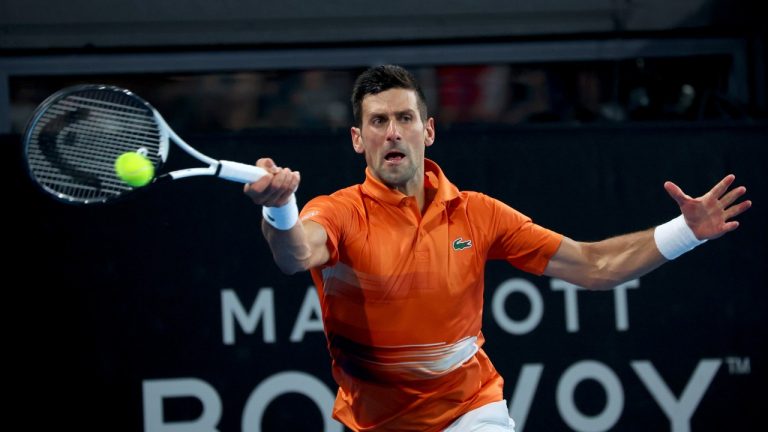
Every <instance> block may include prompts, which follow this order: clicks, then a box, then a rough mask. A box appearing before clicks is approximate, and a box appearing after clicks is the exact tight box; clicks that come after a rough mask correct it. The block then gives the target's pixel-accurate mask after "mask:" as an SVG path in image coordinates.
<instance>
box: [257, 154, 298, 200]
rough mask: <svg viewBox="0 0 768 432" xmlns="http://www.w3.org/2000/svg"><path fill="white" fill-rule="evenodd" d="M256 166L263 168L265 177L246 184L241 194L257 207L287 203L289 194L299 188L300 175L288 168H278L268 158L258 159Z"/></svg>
mask: <svg viewBox="0 0 768 432" xmlns="http://www.w3.org/2000/svg"><path fill="white" fill-rule="evenodd" d="M256 166H257V167H260V168H263V169H264V170H265V171H266V172H267V175H265V176H264V177H262V178H260V179H258V180H257V181H255V182H253V183H249V184H246V185H245V186H244V187H243V192H244V193H245V194H246V195H248V196H249V197H250V198H251V200H253V202H254V203H256V204H258V205H263V206H267V207H280V206H282V205H283V204H285V203H287V202H288V199H289V198H290V197H291V194H292V193H293V192H294V191H296V189H297V188H298V187H299V182H300V181H301V174H300V173H299V172H298V171H291V170H290V169H289V168H280V167H278V166H277V165H275V162H274V161H273V160H272V159H270V158H262V159H259V160H258V161H256Z"/></svg>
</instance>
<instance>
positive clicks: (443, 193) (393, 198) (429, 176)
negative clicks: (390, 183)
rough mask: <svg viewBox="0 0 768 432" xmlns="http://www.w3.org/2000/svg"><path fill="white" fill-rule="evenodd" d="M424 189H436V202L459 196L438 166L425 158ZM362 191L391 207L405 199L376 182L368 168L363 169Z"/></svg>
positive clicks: (402, 195) (456, 189)
mask: <svg viewBox="0 0 768 432" xmlns="http://www.w3.org/2000/svg"><path fill="white" fill-rule="evenodd" d="M424 188H425V189H437V194H436V195H435V201H437V202H447V201H451V200H453V199H455V198H457V197H458V196H459V189H458V188H457V187H456V186H454V185H453V183H451V182H450V181H449V180H448V178H447V177H445V175H444V174H443V170H441V169H440V166H438V165H437V164H436V163H435V162H433V161H431V160H429V159H426V158H425V159H424ZM362 189H363V192H364V193H365V194H366V195H369V196H371V197H373V198H375V199H377V200H379V201H383V202H385V203H387V204H391V205H398V204H400V202H401V201H402V200H403V198H406V196H405V195H404V194H403V193H402V192H400V191H398V190H395V189H390V188H389V187H387V186H386V185H385V184H384V183H382V182H380V181H379V180H377V179H376V178H375V177H374V176H373V173H371V170H370V168H368V167H366V168H365V182H364V183H363V185H362Z"/></svg>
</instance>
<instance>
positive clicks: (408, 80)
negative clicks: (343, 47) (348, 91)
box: [352, 65, 427, 127]
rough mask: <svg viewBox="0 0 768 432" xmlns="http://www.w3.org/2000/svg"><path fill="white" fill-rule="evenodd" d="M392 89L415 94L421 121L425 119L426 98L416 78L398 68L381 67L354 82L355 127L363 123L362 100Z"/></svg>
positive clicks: (364, 74)
mask: <svg viewBox="0 0 768 432" xmlns="http://www.w3.org/2000/svg"><path fill="white" fill-rule="evenodd" d="M393 88H401V89H405V90H413V91H414V92H415V93H416V99H417V101H418V107H419V115H420V116H421V120H422V121H425V120H426V119H427V102H426V98H425V97H424V92H423V91H422V90H421V87H420V86H419V84H418V82H416V78H414V77H413V75H412V74H411V73H410V72H408V71H407V70H405V69H404V68H402V67H400V66H396V65H381V66H376V67H372V68H370V69H368V70H366V71H365V72H363V73H362V74H360V76H359V77H357V80H356V81H355V86H354V88H353V89H352V114H353V116H354V119H355V126H357V127H360V125H361V124H362V121H363V118H362V115H363V99H365V97H366V96H367V95H375V94H379V93H381V92H383V91H386V90H389V89H393Z"/></svg>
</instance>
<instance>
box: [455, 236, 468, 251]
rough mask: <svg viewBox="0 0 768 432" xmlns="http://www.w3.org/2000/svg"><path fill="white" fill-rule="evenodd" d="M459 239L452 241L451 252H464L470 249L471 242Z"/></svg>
mask: <svg viewBox="0 0 768 432" xmlns="http://www.w3.org/2000/svg"><path fill="white" fill-rule="evenodd" d="M462 240H463V239H462V238H461V237H459V238H457V239H456V240H454V241H453V250H457V251H460V250H464V249H467V248H471V247H472V240H464V241H462Z"/></svg>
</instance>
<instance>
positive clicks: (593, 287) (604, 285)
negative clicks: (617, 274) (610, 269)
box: [582, 278, 618, 291]
mask: <svg viewBox="0 0 768 432" xmlns="http://www.w3.org/2000/svg"><path fill="white" fill-rule="evenodd" d="M616 285H618V283H616V282H615V281H613V280H608V279H600V278H592V279H589V280H587V281H586V282H585V283H584V284H582V286H583V287H584V288H586V289H588V290H590V291H607V290H609V289H612V288H613V287H615V286H616Z"/></svg>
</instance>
